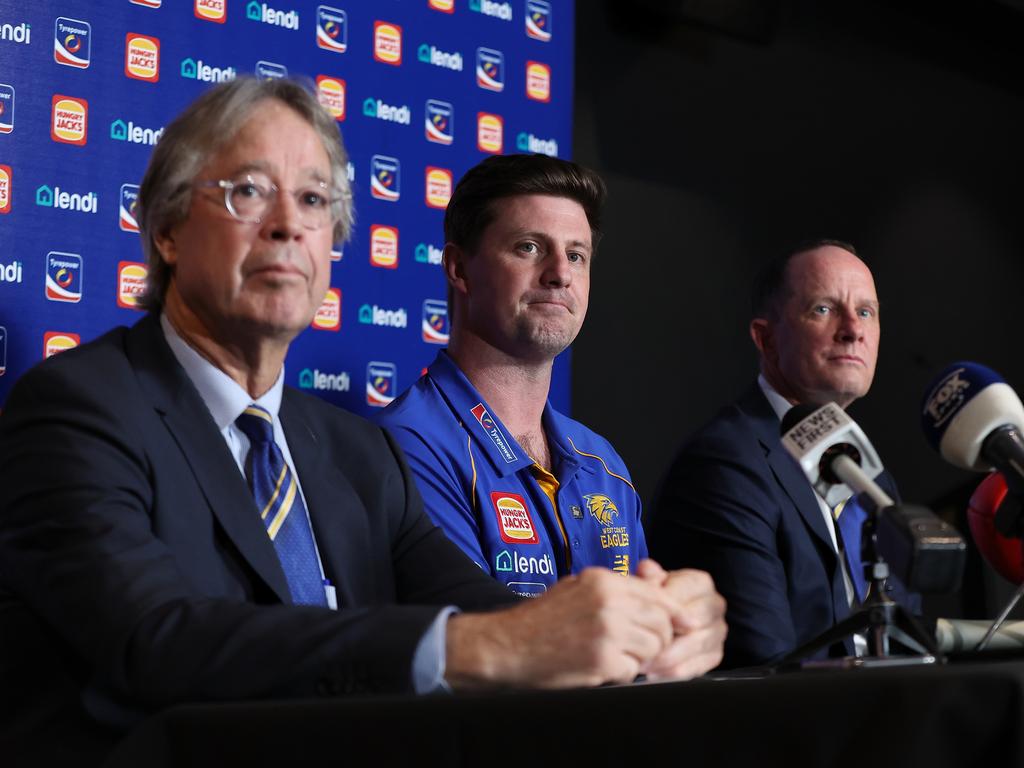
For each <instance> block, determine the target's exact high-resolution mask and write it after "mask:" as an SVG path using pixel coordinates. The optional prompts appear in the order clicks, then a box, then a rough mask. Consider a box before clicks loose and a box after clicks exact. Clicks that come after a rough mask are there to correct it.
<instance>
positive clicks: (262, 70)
mask: <svg viewBox="0 0 1024 768" xmlns="http://www.w3.org/2000/svg"><path fill="white" fill-rule="evenodd" d="M255 74H256V77H257V78H259V79H260V80H279V79H281V78H282V77H288V67H286V66H285V65H284V64H275V63H274V62H273V61H257V62H256V69H255Z"/></svg>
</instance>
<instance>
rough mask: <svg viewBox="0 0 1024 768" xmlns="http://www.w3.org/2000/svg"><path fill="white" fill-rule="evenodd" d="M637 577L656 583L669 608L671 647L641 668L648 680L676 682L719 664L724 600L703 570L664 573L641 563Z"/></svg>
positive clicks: (649, 563) (654, 565) (651, 563)
mask: <svg viewBox="0 0 1024 768" xmlns="http://www.w3.org/2000/svg"><path fill="white" fill-rule="evenodd" d="M636 573H637V576H638V577H639V578H641V579H643V580H645V581H647V582H649V583H651V584H656V585H658V586H659V587H661V589H662V590H664V592H665V594H666V595H668V596H669V599H670V600H671V604H672V605H673V606H674V607H673V609H672V630H673V632H674V635H675V636H674V638H673V640H672V642H671V644H670V645H669V646H668V647H667V648H666V649H665V650H664V651H663V652H662V653H661V654H659V655H658V657H657V658H655V659H653V660H651V661H650V662H649V663H648V664H646V665H645V666H644V668H643V669H642V671H643V672H644V673H645V674H646V675H647V677H648V679H651V680H664V679H679V680H686V679H689V678H691V677H697V676H698V675H703V674H704V673H705V672H708V671H709V670H712V669H714V668H715V667H717V666H718V665H719V664H720V663H721V661H722V650H723V645H724V643H725V636H726V633H727V631H728V628H727V627H726V624H725V599H724V598H723V597H722V596H721V595H719V594H718V592H716V591H715V585H714V583H713V582H712V580H711V576H709V575H708V574H707V573H705V572H704V571H696V570H689V569H687V570H678V571H672V572H671V573H668V572H666V571H665V570H664V569H663V568H662V567H661V566H660V565H658V564H657V563H656V562H655V561H653V560H642V561H641V562H640V563H639V565H638V566H637V572H636Z"/></svg>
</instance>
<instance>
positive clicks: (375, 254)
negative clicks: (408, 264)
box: [370, 224, 398, 269]
mask: <svg viewBox="0 0 1024 768" xmlns="http://www.w3.org/2000/svg"><path fill="white" fill-rule="evenodd" d="M370 264H372V265H373V266H375V267H385V268H386V269H396V268H397V267H398V227H387V226H384V225H383V224H371V225H370Z"/></svg>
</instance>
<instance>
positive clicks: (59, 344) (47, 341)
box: [43, 331, 82, 358]
mask: <svg viewBox="0 0 1024 768" xmlns="http://www.w3.org/2000/svg"><path fill="white" fill-rule="evenodd" d="M81 343H82V340H81V338H79V336H78V334H77V333H65V332H64V331H47V332H46V333H44V334H43V357H44V358H47V357H53V356H54V355H56V354H57V353H58V352H63V351H65V350H68V349H71V348H72V347H77V346H78V345H79V344H81Z"/></svg>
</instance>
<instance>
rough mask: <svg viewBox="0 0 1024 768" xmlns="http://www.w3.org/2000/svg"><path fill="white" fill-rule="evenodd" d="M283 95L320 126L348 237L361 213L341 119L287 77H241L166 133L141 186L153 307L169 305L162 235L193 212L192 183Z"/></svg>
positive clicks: (341, 233)
mask: <svg viewBox="0 0 1024 768" xmlns="http://www.w3.org/2000/svg"><path fill="white" fill-rule="evenodd" d="M267 99H275V100H277V101H280V102H281V103H283V104H284V105H285V106H288V107H290V108H291V109H293V110H295V112H297V113H298V114H299V116H301V117H302V118H304V119H305V120H306V121H307V122H308V123H309V125H310V126H311V127H312V128H313V130H314V131H316V133H317V135H318V136H319V137H320V140H321V141H322V142H323V145H324V149H325V150H326V152H327V157H328V159H329V160H330V164H331V185H332V187H333V188H334V189H335V190H336V191H337V192H338V193H339V195H340V199H339V201H338V203H337V204H336V206H335V210H334V216H335V218H334V241H335V242H343V241H344V240H346V239H348V235H349V232H350V231H351V230H352V223H353V220H354V213H353V210H352V191H351V188H350V185H349V181H348V168H347V166H348V155H347V153H346V152H345V146H344V144H343V143H342V141H341V132H340V131H339V130H338V124H337V122H335V120H334V118H332V117H331V115H330V114H328V112H327V111H326V110H325V109H324V108H323V107H321V106H320V104H319V102H318V101H317V100H316V97H315V96H314V95H313V94H312V93H311V92H310V90H309V89H307V88H306V87H304V86H303V85H301V84H300V83H299V82H297V81H295V80H291V79H287V78H280V79H271V80H257V79H256V78H254V77H251V76H250V77H240V78H238V79H236V80H231V81H229V82H226V83H220V84H219V85H216V86H214V87H213V88H211V89H209V90H208V91H206V92H205V93H204V94H203V95H202V96H200V97H199V98H198V99H196V100H195V101H194V102H192V104H190V105H189V106H188V107H187V108H186V109H185V111H184V112H182V113H181V114H180V115H178V116H177V117H176V118H175V119H174V120H173V121H172V122H171V123H170V124H169V125H168V126H167V128H166V129H165V130H164V133H163V135H162V136H161V138H160V141H159V142H158V143H157V145H156V149H154V150H153V155H152V156H151V157H150V159H149V166H148V167H147V168H146V174H145V176H144V177H143V179H142V184H141V185H140V187H139V198H138V222H139V232H140V233H141V235H142V250H143V253H144V255H145V257H146V264H147V268H148V277H147V279H146V293H145V296H143V298H142V301H141V304H142V306H143V307H144V308H146V309H148V310H150V311H156V310H159V309H160V307H161V306H162V305H163V302H164V296H165V295H166V293H167V286H168V283H169V282H170V276H171V268H170V267H169V266H168V265H167V264H165V263H164V260H163V258H162V257H161V256H160V251H159V249H158V248H157V246H156V239H155V238H156V237H157V236H160V235H163V234H166V233H167V232H168V231H169V230H170V229H171V228H172V227H174V226H175V225H177V224H179V223H181V222H182V221H184V220H185V219H186V218H187V217H188V212H189V207H190V206H191V203H192V183H193V182H194V181H195V178H196V176H198V175H199V172H200V171H201V170H202V168H203V167H204V166H205V165H206V164H207V163H208V162H209V161H210V158H211V157H212V156H213V155H214V154H215V153H216V152H217V151H218V150H220V149H222V148H223V147H224V146H226V145H227V144H229V143H230V142H231V140H232V139H234V137H235V136H236V135H237V133H238V131H239V130H241V128H242V126H243V125H244V124H245V122H246V120H248V118H249V116H250V115H251V114H252V113H253V112H254V111H255V109H256V108H257V107H258V106H259V104H260V103H261V102H263V101H265V100H267Z"/></svg>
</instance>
